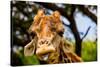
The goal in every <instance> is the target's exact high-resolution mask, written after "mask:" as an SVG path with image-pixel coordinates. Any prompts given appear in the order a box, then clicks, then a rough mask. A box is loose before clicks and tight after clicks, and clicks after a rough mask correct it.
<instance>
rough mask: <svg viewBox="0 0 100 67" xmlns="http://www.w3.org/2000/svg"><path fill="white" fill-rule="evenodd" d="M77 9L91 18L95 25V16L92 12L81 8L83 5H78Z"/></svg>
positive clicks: (83, 7)
mask: <svg viewBox="0 0 100 67" xmlns="http://www.w3.org/2000/svg"><path fill="white" fill-rule="evenodd" d="M78 7H79V9H80V10H81V11H82V13H84V14H85V15H87V16H88V17H89V18H91V19H92V20H93V21H94V22H95V23H96V24H97V16H95V15H94V14H93V13H92V12H90V11H89V10H88V8H85V6H83V5H80V6H78Z"/></svg>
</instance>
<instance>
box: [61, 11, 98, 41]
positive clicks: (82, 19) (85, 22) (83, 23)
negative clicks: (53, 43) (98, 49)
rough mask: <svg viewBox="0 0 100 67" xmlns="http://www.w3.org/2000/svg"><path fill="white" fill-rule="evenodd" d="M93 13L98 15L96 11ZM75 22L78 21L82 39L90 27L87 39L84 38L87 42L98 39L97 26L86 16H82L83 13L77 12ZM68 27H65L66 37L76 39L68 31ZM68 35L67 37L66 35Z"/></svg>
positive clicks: (77, 24)
mask: <svg viewBox="0 0 100 67" xmlns="http://www.w3.org/2000/svg"><path fill="white" fill-rule="evenodd" d="M92 12H93V13H95V14H96V12H95V11H92ZM74 17H75V21H76V26H77V29H78V31H79V32H80V37H81V38H82V37H83V36H84V34H85V33H86V31H87V29H88V27H91V28H90V30H89V32H88V34H87V35H86V37H85V38H84V41H85V40H90V41H95V39H96V37H97V35H96V34H97V26H96V24H95V23H94V22H93V21H92V20H91V19H90V18H89V17H87V16H86V15H84V14H82V13H81V12H77V11H76V13H75V16H74ZM63 21H64V22H65V23H66V24H69V22H68V20H67V19H65V18H64V19H63ZM67 29H68V27H65V32H64V37H68V38H70V39H72V40H73V39H74V36H73V35H72V34H71V33H70V32H69V31H67ZM66 33H67V35H66Z"/></svg>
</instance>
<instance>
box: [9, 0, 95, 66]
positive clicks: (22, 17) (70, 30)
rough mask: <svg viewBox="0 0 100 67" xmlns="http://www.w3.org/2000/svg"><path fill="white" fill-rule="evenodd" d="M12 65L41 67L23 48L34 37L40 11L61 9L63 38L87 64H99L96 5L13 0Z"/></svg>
mask: <svg viewBox="0 0 100 67" xmlns="http://www.w3.org/2000/svg"><path fill="white" fill-rule="evenodd" d="M10 4H11V65H13V66H19V65H37V64H40V62H39V60H38V59H37V56H35V55H33V56H31V57H25V56H24V54H23V48H24V46H25V45H26V44H28V43H29V42H30V41H31V39H32V36H31V35H30V34H29V33H28V29H29V27H30V25H31V24H32V22H33V21H34V20H33V18H34V16H35V15H36V13H37V11H38V9H45V11H46V14H47V15H49V14H52V12H53V11H55V10H58V11H59V12H60V13H61V21H62V23H63V25H64V28H65V32H64V34H63V36H64V38H66V39H68V40H69V41H71V42H72V43H73V45H74V48H75V53H76V54H77V55H78V56H80V57H81V58H82V59H83V61H84V62H89V61H97V6H96V5H73V4H62V3H42V2H33V1H15V0H13V1H11V3H10Z"/></svg>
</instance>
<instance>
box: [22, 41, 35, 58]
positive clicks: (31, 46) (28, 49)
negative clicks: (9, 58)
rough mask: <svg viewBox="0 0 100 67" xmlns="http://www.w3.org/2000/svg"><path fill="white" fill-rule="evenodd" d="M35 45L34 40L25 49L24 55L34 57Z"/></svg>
mask: <svg viewBox="0 0 100 67" xmlns="http://www.w3.org/2000/svg"><path fill="white" fill-rule="evenodd" d="M35 49H36V48H35V43H34V40H32V41H31V42H30V43H28V44H27V45H26V46H25V47H24V55H25V56H32V55H33V54H34V53H35Z"/></svg>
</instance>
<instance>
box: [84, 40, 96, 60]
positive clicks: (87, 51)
mask: <svg viewBox="0 0 100 67" xmlns="http://www.w3.org/2000/svg"><path fill="white" fill-rule="evenodd" d="M82 59H83V60H84V61H96V60H97V44H96V42H92V41H85V42H83V43H82Z"/></svg>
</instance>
